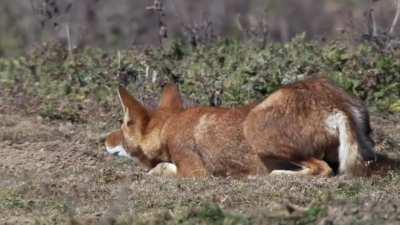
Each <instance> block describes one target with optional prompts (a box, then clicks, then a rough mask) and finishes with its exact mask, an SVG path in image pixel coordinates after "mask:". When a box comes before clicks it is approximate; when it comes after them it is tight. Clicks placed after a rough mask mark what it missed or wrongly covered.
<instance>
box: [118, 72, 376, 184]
mask: <svg viewBox="0 0 400 225" xmlns="http://www.w3.org/2000/svg"><path fill="white" fill-rule="evenodd" d="M119 93H120V98H121V101H122V103H123V106H124V111H125V117H124V123H123V125H122V127H121V130H122V133H123V137H124V138H123V139H124V143H125V146H126V148H127V150H128V152H129V153H130V154H131V155H132V156H135V157H138V158H139V160H140V161H142V162H144V164H145V165H146V166H147V167H149V168H152V167H154V166H155V165H156V164H157V163H160V162H171V163H174V164H175V165H176V166H177V167H178V175H179V176H182V177H198V176H216V175H220V176H243V175H256V174H264V173H268V172H271V171H272V170H276V171H279V170H277V169H287V168H286V167H287V165H290V166H297V167H300V168H303V170H301V171H299V172H295V173H296V174H310V175H324V176H328V175H330V174H331V173H332V168H331V166H329V165H328V164H327V163H329V164H331V165H332V164H333V165H334V164H338V163H341V164H343V165H342V166H341V168H342V170H343V171H340V172H343V173H351V174H354V173H358V172H360V171H361V170H360V169H359V167H360V166H361V167H363V165H364V162H365V161H367V160H371V159H373V158H374V157H375V154H374V152H373V150H372V146H373V143H372V140H371V139H370V137H369V134H370V127H369V118H368V112H367V110H366V108H365V107H364V106H363V104H362V102H361V101H359V100H358V99H356V98H355V97H352V96H349V95H348V94H346V93H345V92H344V91H343V90H342V89H340V88H338V87H336V86H335V85H334V84H332V83H331V82H330V81H328V80H327V79H324V78H313V79H308V80H305V81H300V82H296V83H294V84H290V85H286V86H284V87H282V88H281V89H279V90H278V91H276V92H275V93H273V94H272V95H271V96H269V97H268V98H266V99H265V100H264V101H262V102H260V103H259V104H252V105H248V106H243V107H238V108H217V107H193V108H188V109H183V107H182V103H181V102H182V100H181V98H180V95H179V92H178V90H177V88H176V86H168V87H167V88H166V89H165V91H164V93H163V97H162V100H161V103H160V107H159V109H158V110H156V111H155V112H153V113H150V112H148V111H147V110H146V109H145V107H143V106H142V105H141V104H140V103H139V102H138V101H136V100H135V99H134V98H133V97H132V96H130V95H129V94H128V92H127V91H126V90H125V89H123V88H120V91H119ZM331 117H332V118H333V119H332V121H331V120H330V118H331ZM335 119H337V121H339V122H340V123H338V122H337V121H336V120H335ZM327 121H328V122H327ZM327 124H328V125H327ZM341 135H342V136H341ZM340 140H342V142H343V140H346V141H348V143H346V144H347V145H348V146H347V145H345V147H346V146H347V147H348V148H344V147H343V146H342V147H341V149H342V151H343V152H344V153H346V154H348V155H349V157H348V158H346V160H347V161H343V160H342V161H343V162H339V161H340V160H339V158H338V154H339V153H338V152H339V150H338V148H339V145H340V144H341V143H340ZM342 145H343V143H342ZM343 152H342V153H341V154H342V155H343V154H344V153H343ZM346 154H345V156H346V157H347V155H346Z"/></svg>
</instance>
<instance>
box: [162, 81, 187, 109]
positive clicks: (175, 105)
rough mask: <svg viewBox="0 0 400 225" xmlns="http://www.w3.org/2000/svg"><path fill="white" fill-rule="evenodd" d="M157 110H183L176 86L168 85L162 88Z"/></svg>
mask: <svg viewBox="0 0 400 225" xmlns="http://www.w3.org/2000/svg"><path fill="white" fill-rule="evenodd" d="M159 108H164V109H165V108H168V109H173V110H181V109H183V102H182V98H181V95H180V93H179V89H178V86H177V85H176V84H168V85H167V86H165V87H164V90H163V93H162V95H161V100H160V104H159Z"/></svg>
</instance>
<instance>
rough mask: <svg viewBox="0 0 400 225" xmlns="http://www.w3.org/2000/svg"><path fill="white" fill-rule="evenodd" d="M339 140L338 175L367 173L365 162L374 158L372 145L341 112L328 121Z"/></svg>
mask: <svg viewBox="0 0 400 225" xmlns="http://www.w3.org/2000/svg"><path fill="white" fill-rule="evenodd" d="M328 124H329V127H330V128H334V129H335V131H336V135H337V136H338V138H339V149H338V154H339V156H338V158H339V173H345V174H352V175H362V174H365V172H367V171H366V170H365V169H366V166H367V161H369V160H373V159H374V157H375V153H374V149H373V144H372V143H371V142H370V141H368V140H370V138H369V136H368V134H364V132H363V129H360V128H359V127H358V126H357V123H354V122H353V121H352V120H351V119H350V118H349V117H347V116H346V114H345V113H343V112H340V111H339V112H335V113H334V114H332V115H331V116H330V117H329V119H328Z"/></svg>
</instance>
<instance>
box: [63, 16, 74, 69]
mask: <svg viewBox="0 0 400 225" xmlns="http://www.w3.org/2000/svg"><path fill="white" fill-rule="evenodd" d="M65 32H66V34H67V42H68V54H69V57H70V59H72V61H73V55H72V40H71V32H70V29H69V24H68V23H66V24H65Z"/></svg>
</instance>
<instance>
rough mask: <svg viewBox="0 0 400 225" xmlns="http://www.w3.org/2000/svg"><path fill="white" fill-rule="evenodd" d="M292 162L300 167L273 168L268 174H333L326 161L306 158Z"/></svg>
mask: <svg viewBox="0 0 400 225" xmlns="http://www.w3.org/2000/svg"><path fill="white" fill-rule="evenodd" d="M294 164H298V165H300V166H301V168H302V169H300V170H273V171H272V172H271V173H270V175H281V174H286V175H297V176H298V175H300V176H301V175H312V176H324V177H329V176H331V175H332V174H333V170H332V168H331V167H330V166H329V165H328V163H327V162H325V161H323V160H320V159H316V158H310V159H308V160H304V161H301V162H296V163H294Z"/></svg>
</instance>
